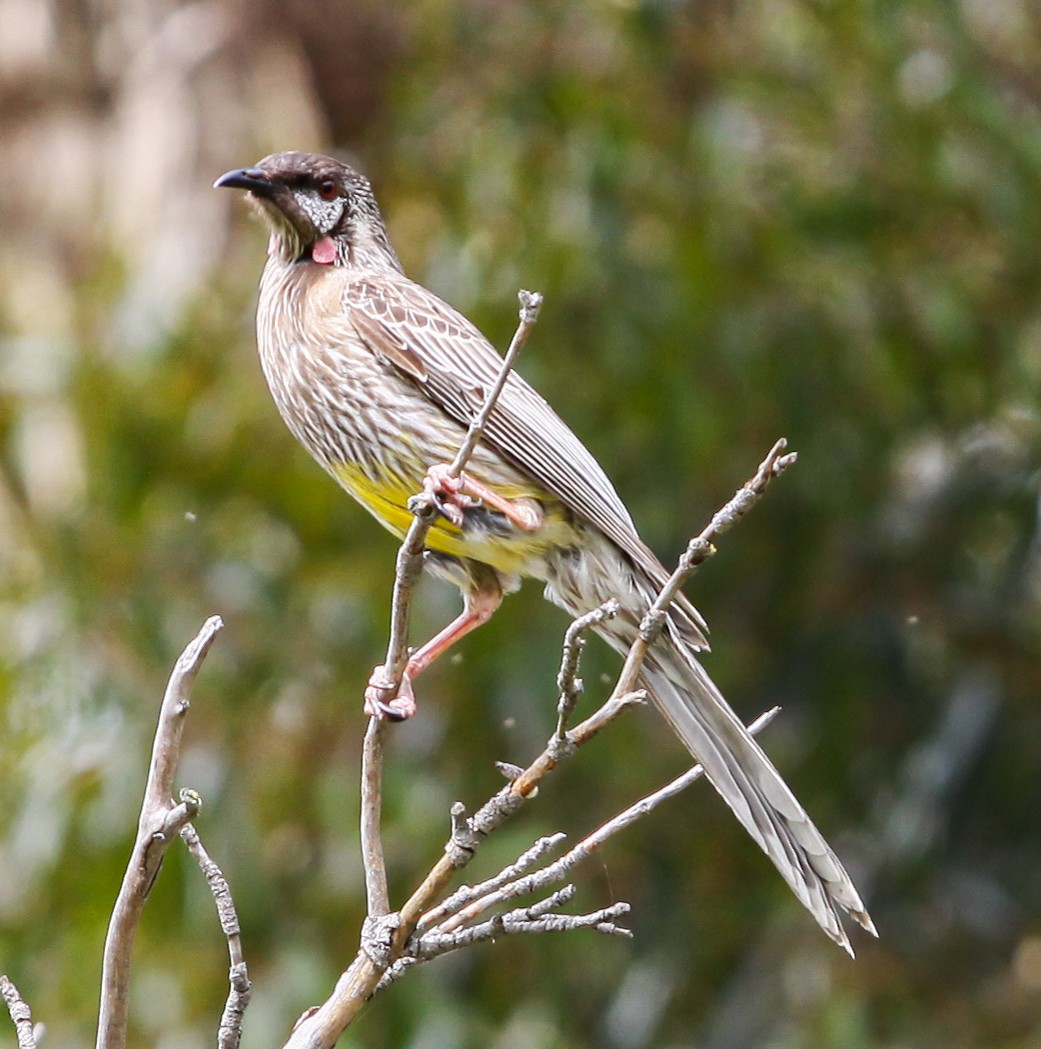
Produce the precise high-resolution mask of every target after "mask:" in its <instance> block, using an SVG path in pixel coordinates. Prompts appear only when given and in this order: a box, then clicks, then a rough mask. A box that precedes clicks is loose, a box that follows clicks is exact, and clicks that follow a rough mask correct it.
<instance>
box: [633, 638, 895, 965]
mask: <svg viewBox="0 0 1041 1049" xmlns="http://www.w3.org/2000/svg"><path fill="white" fill-rule="evenodd" d="M643 676H644V682H645V684H646V687H647V690H648V692H649V694H650V696H651V698H652V700H653V701H654V704H655V706H656V707H657V708H658V710H660V711H661V713H662V715H663V716H664V717H665V720H666V721H668V723H669V724H670V725H671V726H672V730H673V731H674V732H675V733H676V735H677V736H679V738H680V739H681V740H682V741H683V744H684V745H685V746H686V748H687V749H688V750H689V751H690V753H691V754H692V755H693V756H694V757H695V758H696V759H697V760H698V761H699V762H701V764H702V766H703V768H704V769H705V775H706V776H707V777H708V780H709V782H710V783H711V784H712V786H713V787H715V788H716V790H717V791H718V793H719V795H720V796H721V797H722V798H723V800H724V801H725V802H726V803H727V804H728V805H729V806H730V808H731V810H732V811H733V813H734V815H735V816H736V817H737V818H738V820H739V821H740V823H741V825H742V826H743V827H744V828H745V830H747V831H748V833H749V834H750V835H751V836H752V838H753V839H754V840H755V841H756V843H757V844H758V845H759V847H760V848H761V849H762V850H763V852H765V853H766V854H767V856H769V857H770V859H771V860H773V863H774V866H776V867H777V869H778V870H779V871H780V872H781V875H782V877H783V878H784V880H785V881H786V882H787V883H788V885H789V886H790V887H791V889H792V891H793V892H794V893H795V895H796V896H797V897H798V898H799V900H800V901H801V902H802V904H803V906H804V907H805V908H806V909H807V910H808V911H809V912H810V914H812V915H813V917H814V918H815V919H816V921H817V923H818V924H819V925H820V927H821V928H822V929H823V930H824V931H825V932H826V933H827V934H828V935H829V936H830V937H831V938H832V939H833V940H834V941H835V942H836V943H837V944H839V945H840V946H841V947H843V948H844V949H845V950H847V951H848V952H849V953H850V954H851V955H852V954H853V948H852V947H851V945H850V942H849V938H848V937H847V936H846V932H845V930H844V929H843V927H842V922H841V920H840V916H839V909H840V908H841V909H842V910H845V911H848V912H849V914H850V915H851V916H852V917H853V918H854V919H855V920H856V921H857V922H858V923H859V924H860V925H861V926H863V928H865V929H867V931H868V932H870V933H872V934H874V933H875V926H874V924H873V922H872V921H871V918H870V916H869V915H868V913H867V911H866V910H865V909H864V904H863V903H862V902H861V899H860V895H859V894H858V892H857V890H856V888H855V887H854V885H853V882H852V881H851V880H850V877H849V875H848V874H847V873H846V870H845V868H844V867H843V866H842V863H841V862H840V861H839V858H838V857H837V856H836V855H835V853H834V852H833V851H832V849H831V846H829V845H828V843H827V842H826V841H825V840H824V837H823V835H822V834H821V833H820V831H818V830H817V828H816V827H815V826H814V825H813V822H812V820H811V819H810V817H809V816H808V815H807V814H806V810H805V809H804V808H803V807H802V805H800V804H799V802H798V800H797V799H796V797H795V795H794V794H793V793H792V792H791V790H790V789H789V788H788V785H787V784H786V783H785V782H784V780H783V779H782V778H781V774H780V773H779V772H778V771H777V769H775V768H774V766H773V763H772V762H771V761H770V759H769V758H768V757H767V756H766V754H765V753H764V752H763V749H762V747H760V746H759V744H758V743H757V742H756V741H755V740H754V739H753V738H752V736H751V735H749V732H748V729H746V728H745V726H744V725H743V724H742V723H741V721H740V720H739V719H738V717H737V716H736V715H735V714H734V712H733V710H731V709H730V706H729V704H728V703H727V701H726V700H725V699H724V698H723V696H722V695H721V694H720V691H719V689H718V688H716V686H715V684H714V683H713V681H712V679H711V678H710V677H709V676H708V674H707V673H706V671H705V668H704V667H703V666H702V665H701V664H700V663H699V662H698V661H697V660H696V659H695V658H694V656H693V655H687V654H686V653H685V652H683V651H682V650H680V649H678V648H677V647H676V646H675V644H674V643H673V641H672V639H671V638H670V639H664V638H663V639H662V642H661V643H660V645H659V647H658V650H657V651H656V652H654V653H653V654H652V656H651V658H649V659H648V661H647V662H646V663H645V664H644V675H643Z"/></svg>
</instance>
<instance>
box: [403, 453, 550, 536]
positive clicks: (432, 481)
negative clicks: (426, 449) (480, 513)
mask: <svg viewBox="0 0 1041 1049" xmlns="http://www.w3.org/2000/svg"><path fill="white" fill-rule="evenodd" d="M423 491H424V493H426V495H427V496H428V497H429V498H430V500H431V501H432V502H433V503H434V505H435V506H436V507H437V508H438V510H439V511H440V512H441V513H443V514H444V515H445V517H447V518H448V520H449V521H451V522H452V524H454V525H456V526H461V525H462V523H463V520H464V517H465V511H466V510H467V509H468V508H470V507H473V506H477V505H479V504H480V503H483V504H484V505H485V506H488V507H491V509H493V510H498V512H499V513H500V514H502V515H503V517H505V518H506V520H507V521H509V522H510V524H512V525H513V526H514V527H516V528H519V529H520V530H521V531H522V532H537V531H538V530H539V529H540V528H541V527H542V524H543V522H544V521H545V515H544V514H543V512H542V509H541V507H540V506H539V505H538V503H536V502H535V500H534V499H505V498H504V497H503V496H501V495H499V494H498V492H496V491H495V490H494V489H492V488H489V487H488V486H487V485H485V484H481V482H480V481H478V480H476V479H475V478H473V477H471V476H470V475H469V474H468V473H465V472H464V473H461V474H459V475H458V476H456V475H454V474H452V473H450V472H449V468H448V467H447V466H446V465H445V464H443V463H439V464H437V465H435V466H431V467H430V469H429V470H428V471H427V475H426V477H425V478H424V480H423Z"/></svg>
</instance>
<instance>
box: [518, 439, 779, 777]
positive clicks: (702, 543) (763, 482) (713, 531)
mask: <svg viewBox="0 0 1041 1049" xmlns="http://www.w3.org/2000/svg"><path fill="white" fill-rule="evenodd" d="M787 447H788V442H787V441H786V440H785V439H784V438H783V437H782V438H781V439H780V440H779V441H778V442H777V443H776V444H775V445H774V446H773V448H771V449H770V451H769V453H768V454H767V456H766V458H765V459H764V460H763V461H762V462H761V463H760V464H759V468H758V469H757V470H756V472H755V475H754V476H753V477H752V478H751V479H750V480H748V481H746V482H745V483H744V484H743V485H742V486H741V487H740V488H739V489H738V490H737V491H736V492H735V493H734V495H733V496H732V497H731V498H730V500H729V501H728V502H727V503H726V505H725V506H723V507H722V508H721V509H719V510H717V511H716V513H715V514H713V516H712V520H711V521H710V522H709V523H708V525H706V527H705V528H704V529H703V530H702V532H701V534H700V535H697V536H695V537H694V538H693V539H692V540H691V541H690V542H689V543H688V544H687V549H686V550H685V551H684V552H683V554H682V555H681V556H680V559H679V563H678V564H677V566H676V570H675V571H674V572H673V573H672V575H671V576H669V579H668V581H667V582H666V583H665V585H664V586H663V587H662V589H661V591H660V592H659V594H658V596H657V598H655V600H654V603H653V604H652V605H651V607H650V608H649V609H648V611H647V614H646V615H645V616H644V617H643V619H642V620H641V622H640V630H639V633H638V634H637V636H636V639H635V640H634V641H633V643H632V645H631V646H630V648H629V653H628V655H627V656H626V658H625V663H624V664H623V665H622V671H621V673H620V674H619V676H618V679H617V681H616V683H615V687H614V691H613V692H612V693H611V696H610V698H609V699H608V701H607V702H606V703H605V704H604V706H603V707H601V708H600V711H597V713H596V714H594V715H593V717H592V718H587V719H586V721H585V722H583V723H582V725H580V726H579V727H578V729H576V730H575V732H578V731H579V730H584V731H588V730H589V728H590V727H591V726H590V725H589V722H590V721H592V720H593V718H596V717H597V716H598V715H599V714H600V712H601V711H604V710H605V709H606V708H607V707H609V706H611V705H612V704H615V703H622V704H625V703H630V702H632V701H633V699H634V698H636V697H637V696H639V692H638V691H637V690H636V684H637V681H638V679H639V676H640V670H641V669H642V667H643V662H644V660H645V659H646V658H647V651H648V649H649V648H650V647H651V645H652V644H653V643H654V641H655V639H656V638H657V637H658V635H659V634H660V633H661V630H662V627H663V626H664V625H665V617H666V614H667V612H668V609H669V607H670V606H671V604H672V602H673V599H674V598H675V597H676V594H677V593H679V590H680V587H682V586H683V584H684V583H685V582H686V581H687V580H688V579H689V578H690V577H691V575H693V574H694V572H695V571H696V569H697V568H698V566H699V565H701V564H702V563H704V562H705V561H707V560H708V559H709V558H710V557H711V556H712V555H713V554H714V553H715V552H716V548H715V547H714V546H713V545H712V544H713V542H714V541H715V540H716V539H718V538H719V536H721V535H722V534H723V533H724V532H726V531H727V530H728V529H729V528H731V527H732V526H733V525H734V524H736V523H737V522H738V521H739V520H740V519H741V518H742V517H743V516H744V515H745V514H746V513H748V511H749V510H750V509H751V507H752V506H753V505H754V504H755V503H756V502H757V501H758V499H759V498H760V497H761V496H762V494H763V492H765V491H766V488H767V485H769V483H770V482H771V481H772V480H773V479H774V478H775V477H778V476H780V474H781V473H782V472H783V471H784V470H785V469H787V468H788V467H789V466H791V465H792V463H794V462H795V459H796V453H795V452H789V453H788V454H784V451H785V449H786V448H787ZM607 720H610V718H608V719H607ZM600 727H602V726H600ZM596 731H599V728H597V729H596ZM570 735H572V734H569V736H570ZM560 749H561V748H559V747H558V748H552V747H549V748H547V749H546V751H545V752H544V753H543V754H542V755H541V756H540V757H539V758H537V759H536V760H535V762H533V764H532V765H531V766H530V768H529V769H528V770H527V771H526V772H524V773H522V774H521V775H520V776H518V777H517V778H516V779H514V780H513V782H512V783H511V784H510V790H512V791H513V793H514V794H519V795H521V796H523V797H527V796H528V795H529V794H531V792H532V791H533V790H534V789H535V787H536V786H537V785H538V782H539V780H540V779H541V778H542V777H543V776H544V775H545V774H546V772H548V771H549V770H550V769H552V768H553V767H555V765H556V764H557V762H558V761H559V759H560V757H561V754H560V753H559V751H560Z"/></svg>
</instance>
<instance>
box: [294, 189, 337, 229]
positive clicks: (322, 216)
mask: <svg viewBox="0 0 1041 1049" xmlns="http://www.w3.org/2000/svg"><path fill="white" fill-rule="evenodd" d="M296 202H297V204H298V205H299V207H300V210H301V211H302V212H303V213H304V214H305V215H306V216H307V217H308V218H309V219H310V220H311V222H312V223H313V224H314V228H315V229H316V230H317V231H318V233H320V234H325V233H328V232H329V231H330V230H332V229H333V228H334V227H335V226H336V224H337V223H338V222H339V221H340V216H341V215H342V214H343V205H344V200H343V197H337V198H336V199H335V200H322V198H321V197H319V196H318V194H317V193H314V192H306V193H297V194H296Z"/></svg>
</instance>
